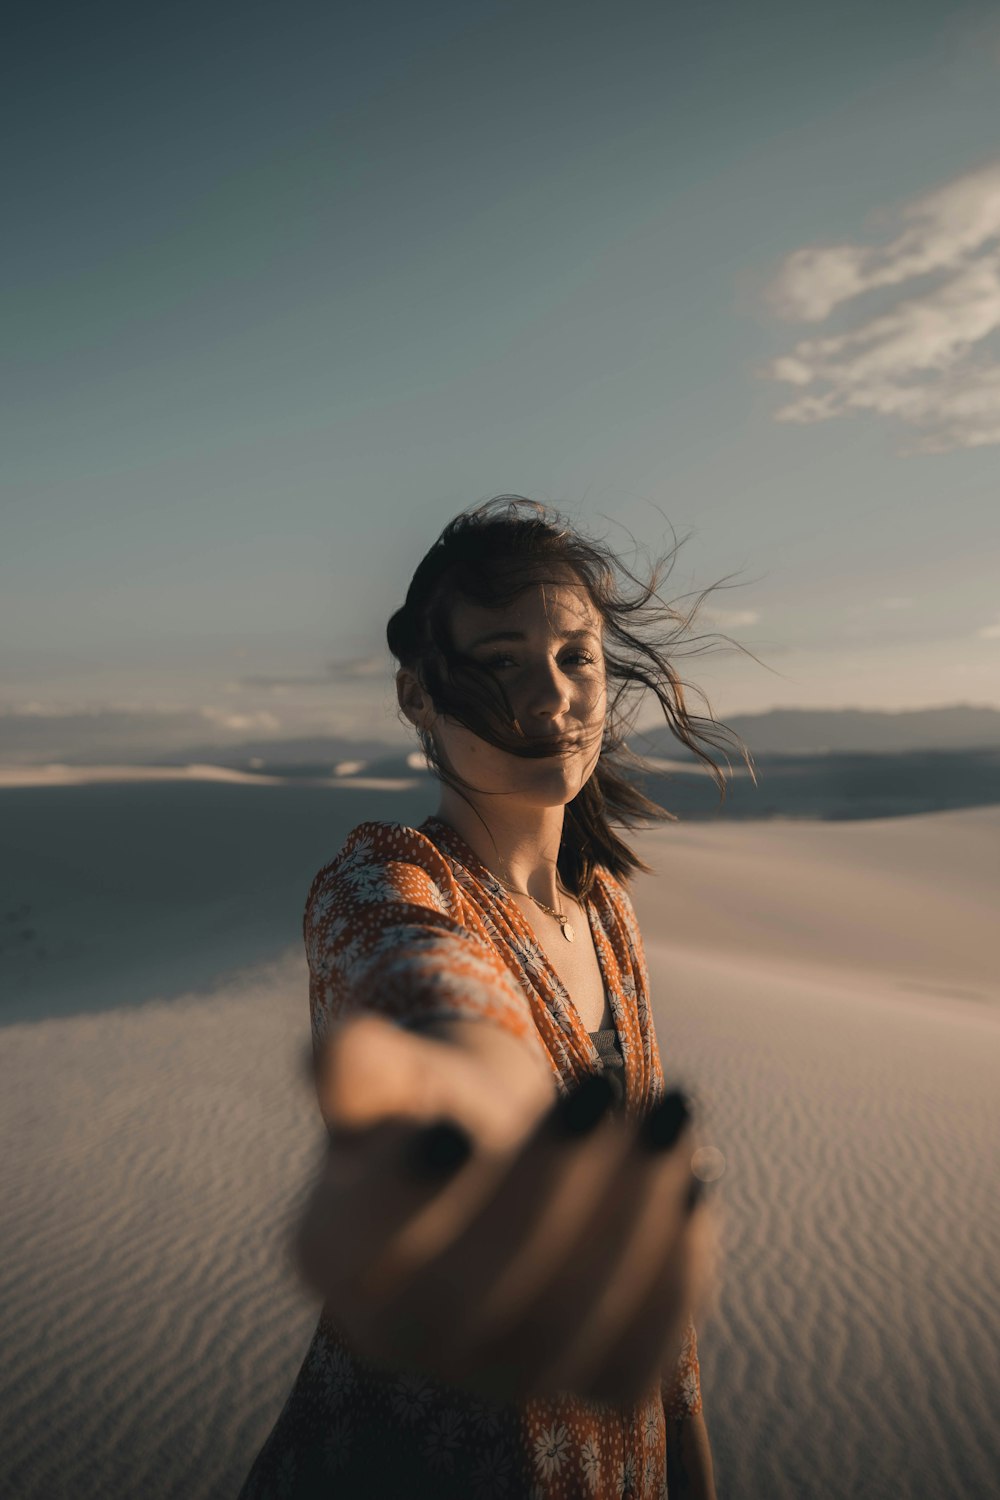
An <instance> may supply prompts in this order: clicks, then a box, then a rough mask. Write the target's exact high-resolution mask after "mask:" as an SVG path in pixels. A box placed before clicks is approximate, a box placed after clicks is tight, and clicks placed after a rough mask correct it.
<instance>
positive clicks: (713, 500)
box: [0, 0, 1000, 759]
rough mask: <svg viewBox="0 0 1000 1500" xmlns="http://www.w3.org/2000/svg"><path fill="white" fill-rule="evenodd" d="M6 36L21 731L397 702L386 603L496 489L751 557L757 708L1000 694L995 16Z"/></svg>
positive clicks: (310, 725) (240, 729) (14, 625)
mask: <svg viewBox="0 0 1000 1500" xmlns="http://www.w3.org/2000/svg"><path fill="white" fill-rule="evenodd" d="M6 50H7V61H8V79H7V82H6V83H5V89H4V101H5V102H4V104H3V106H2V108H3V111H4V115H5V117H6V118H5V121H4V125H5V128H4V130H3V132H2V145H0V150H2V153H3V156H4V171H5V176H6V180H7V183H8V189H7V196H8V204H9V205H10V204H13V205H14V208H15V212H14V214H13V215H12V216H11V218H10V220H9V222H8V224H7V226H6V227H5V233H4V237H3V246H2V250H0V256H2V261H0V297H2V302H3V318H4V329H5V333H4V338H3V341H2V351H0V353H2V360H3V366H4V370H3V383H4V401H3V403H2V425H3V430H2V432H0V479H2V507H3V515H2V535H3V539H4V541H3V546H2V549H0V737H2V732H3V724H4V721H6V722H7V724H8V725H10V724H11V722H12V719H13V718H17V719H19V720H24V719H31V718H36V719H44V718H46V717H48V718H53V719H54V718H56V717H58V716H75V720H74V722H77V723H79V722H82V721H89V722H91V723H92V724H93V725H98V726H99V725H100V723H101V722H102V720H103V718H104V717H107V716H115V715H117V716H119V717H121V716H122V715H131V716H132V718H133V720H134V721H135V722H138V721H140V720H142V719H143V718H145V719H148V721H149V723H150V724H152V725H153V726H154V731H155V726H156V724H157V723H159V724H161V725H162V726H163V730H164V735H165V737H169V736H168V730H170V727H171V726H173V729H174V730H175V731H176V729H177V726H179V725H181V724H185V725H187V724H193V725H195V726H196V728H199V727H200V726H204V734H205V737H206V738H207V737H210V736H211V735H212V734H215V733H220V734H221V733H225V734H243V733H246V734H263V735H268V734H275V735H278V734H292V733H304V732H317V731H320V730H329V731H331V732H335V733H339V734H342V735H347V736H348V737H354V736H356V737H359V738H362V737H366V736H373V735H374V736H375V737H376V738H397V739H398V738H401V737H402V736H403V734H404V730H403V729H402V727H401V726H400V725H399V723H398V720H397V717H396V712H395V703H394V697H393V692H392V663H391V659H390V657H389V655H388V652H387V650H386V647H385V635H384V632H385V623H386V620H387V619H388V616H389V615H390V614H391V613H392V611H393V610H394V609H395V608H396V607H397V606H398V604H400V603H401V602H402V599H403V596H404V594H405V591H406V587H407V585H408V582H409V578H410V576H411V574H412V572H413V569H414V568H415V566H416V564H417V562H418V561H419V559H420V557H421V556H422V555H423V553H424V552H425V551H426V550H427V548H428V547H429V546H430V545H431V544H432V543H433V541H434V539H435V538H436V536H437V535H438V533H439V532H440V530H441V529H442V527H443V526H444V525H445V524H446V523H447V521H448V520H449V519H451V517H452V516H453V515H455V514H456V513H457V512H458V511H459V510H461V509H463V508H464V507H466V506H468V505H470V504H474V503H475V502H477V501H481V500H485V499H487V498H489V497H490V496H491V495H494V494H498V493H517V494H523V495H527V496H529V497H531V498H533V499H537V500H540V501H542V502H544V503H545V504H547V505H550V506H553V507H554V508H556V509H557V510H558V511H559V512H560V513H561V514H562V515H564V516H566V517H567V518H568V519H569V520H570V521H571V522H572V523H573V524H575V525H577V526H579V527H580V528H581V529H582V530H584V531H586V532H588V533H589V534H591V535H595V536H598V537H600V538H602V539H604V540H606V541H607V542H609V543H610V544H611V545H612V546H613V547H614V548H615V550H616V551H618V552H619V553H620V554H621V555H622V556H623V558H624V559H625V560H626V561H627V562H629V563H630V565H632V566H633V567H634V566H638V567H639V568H640V570H641V568H642V566H643V559H644V558H645V559H647V560H648V559H650V558H655V557H656V556H658V555H660V554H661V553H663V552H665V551H669V549H670V548H671V546H672V545H673V544H674V542H675V540H676V541H680V542H681V546H680V550H679V552H678V554H677V557H676V559H675V563H674V567H673V571H672V573H671V574H670V577H669V580H668V584H667V593H668V595H669V596H670V597H673V598H678V599H680V600H681V601H686V603H687V604H690V603H691V602H692V601H693V599H694V598H695V597H696V596H697V595H698V593H699V592H700V591H701V590H702V589H705V588H707V587H708V586H709V585H711V584H713V583H716V582H718V581H719V580H725V586H724V587H722V588H719V589H716V590H714V591H713V592H712V593H710V594H709V596H708V597H707V598H706V600H705V602H704V605H703V608H702V612H701V615H700V617H699V618H700V626H699V629H700V631H701V632H702V633H703V634H704V633H707V634H709V635H711V633H712V632H716V633H718V632H722V633H724V634H725V635H728V636H729V637H731V638H732V640H733V641H734V642H737V643H739V646H742V647H743V648H744V649H743V650H740V649H738V648H737V647H735V646H729V647H728V648H727V647H726V645H725V642H723V641H721V640H720V641H719V643H718V648H717V649H715V650H713V651H708V652H707V653H700V654H695V655H694V656H693V657H692V658H691V659H690V660H687V661H685V662H684V663H683V665H682V674H683V676H684V677H685V680H686V681H689V682H690V683H692V684H694V685H696V686H698V687H700V688H701V690H702V691H703V692H704V694H705V701H706V702H707V703H708V705H709V707H710V709H711V710H712V711H713V712H714V713H716V714H717V715H718V716H719V717H722V718H724V717H725V716H726V715H727V714H736V713H740V714H742V713H748V712H763V711H765V710H767V709H769V708H772V707H777V706H802V707H823V708H837V707H854V708H885V709H904V708H906V709H912V708H920V707H929V706H938V705H943V704H952V703H972V704H981V705H994V706H1000V589H998V579H1000V566H998V564H1000V519H998V517H1000V509H998V506H997V499H996V491H997V484H996V479H997V475H998V469H1000V362H998V348H1000V337H998V332H997V331H998V329H1000V129H998V125H1000V118H998V113H997V91H998V86H1000V14H998V12H997V10H996V7H995V6H993V5H982V4H978V3H976V4H971V5H963V4H956V5H949V4H941V3H940V0H935V3H926V0H884V3H882V4H880V5H878V6H871V5H870V4H869V3H867V0H865V3H858V0H840V3H838V4H837V5H836V6H832V5H819V4H815V5H811V4H803V3H801V0H794V3H785V0H780V3H779V0H760V3H757V4H755V5H753V6H747V5H746V4H743V3H734V0H714V3H713V0H706V3H702V4H698V5H676V4H672V3H665V0H616V3H615V4H614V5H611V4H606V3H605V4H594V3H591V0H574V3H572V4H566V3H562V0H555V3H546V0H530V3H506V0H461V3H458V0H448V3H444V0H427V3H425V4H422V5H419V6H417V5H413V4H412V3H408V0H407V3H399V0H363V3H355V0H349V3H343V0H338V3H337V4H335V5H330V4H329V3H325V4H314V3H296V0H290V3H287V4H285V5H283V6H281V7H278V6H265V5H261V4H253V3H246V0H244V3H242V4H240V5H239V6H236V5H232V4H229V3H220V4H218V5H214V6H202V5H191V4H184V3H179V4H174V5H171V6H134V5H128V6H126V5H119V4H101V3H99V0H98V3H95V4H93V5H88V6H86V7H81V6H76V5H65V4H64V5H58V4H57V5H55V6H50V7H48V8H37V7H35V8H31V7H28V8H22V9H21V12H20V13H19V15H18V17H17V19H16V21H15V23H14V24H13V26H12V28H11V30H10V34H9V36H8V45H7V49H6ZM749 653H752V655H751V654H749ZM643 722H644V723H652V722H654V720H653V719H652V718H650V717H649V716H647V717H646V718H645V720H644V721H643ZM20 727H21V728H22V729H23V728H24V727H25V726H24V725H23V724H22V725H21V726H20ZM2 754H3V750H2V743H0V759H2Z"/></svg>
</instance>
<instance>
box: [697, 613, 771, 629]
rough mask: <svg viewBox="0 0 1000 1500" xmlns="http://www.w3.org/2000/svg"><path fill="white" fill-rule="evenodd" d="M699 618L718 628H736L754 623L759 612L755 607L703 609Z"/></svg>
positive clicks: (758, 617) (758, 616)
mask: <svg viewBox="0 0 1000 1500" xmlns="http://www.w3.org/2000/svg"><path fill="white" fill-rule="evenodd" d="M700 619H701V620H703V621H704V623H705V624H707V625H710V626H715V627H717V628H718V629H719V630H736V629H738V628H739V627H740V626H741V625H756V624H757V622H758V620H759V619H760V612H759V611H758V610H756V609H710V610H709V609H705V610H702V611H701V612H700Z"/></svg>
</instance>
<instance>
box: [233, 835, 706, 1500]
mask: <svg viewBox="0 0 1000 1500" xmlns="http://www.w3.org/2000/svg"><path fill="white" fill-rule="evenodd" d="M584 904H585V906H586V911H587V916H588V920H589V922H590V930H591V932H592V934H593V938H594V946H595V948H596V951H597V958H598V962H599V964H600V968H601V973H602V975H603V977H604V984H605V990H606V993H607V997H608V1001H609V1004H610V1008H611V1013H612V1016H613V1019H614V1024H615V1030H616V1032H617V1037H618V1043H619V1047H620V1052H621V1057H622V1062H623V1065H624V1067H623V1072H624V1080H623V1081H624V1098H623V1100H622V1105H621V1108H622V1109H623V1111H624V1112H625V1113H626V1114H627V1115H630V1116H632V1117H634V1118H636V1119H638V1117H639V1116H640V1115H641V1114H642V1113H643V1112H645V1111H646V1110H647V1109H648V1108H649V1107H650V1106H651V1105H652V1104H653V1103H655V1102H656V1101H657V1100H658V1099H659V1098H661V1097H662V1095H663V1092H664V1082H663V1072H662V1069H661V1066H660V1057H659V1052H658V1049H657V1044H656V1036H655V1033H654V1029H653V1018H652V1014H651V1010H650V1003H649V976H648V973H647V970H646V964H645V959H644V957H643V950H642V940H641V938H640V935H639V930H638V926H637V924H636V919H635V912H634V909H633V907H632V903H631V901H630V899H629V896H628V894H627V892H626V890H625V888H624V886H623V885H622V884H621V883H620V882H619V881H618V880H616V879H615V878H614V877H613V876H612V875H611V874H610V873H609V872H608V871H607V870H605V869H603V868H598V871H597V878H596V883H595V886H594V889H593V891H592V893H591V895H590V897H589V898H588V899H587V901H586V903H584ZM304 933H305V943H306V953H307V956H308V960H309V975H310V985H309V1002H310V1011H311V1016H312V1027H313V1037H314V1040H315V1041H316V1042H319V1040H320V1039H321V1038H322V1037H323V1035H324V1033H325V1032H326V1030H327V1029H328V1027H330V1026H331V1024H332V1023H333V1022H335V1021H336V1020H338V1019H340V1018H342V1017H344V1016H346V1015H349V1014H351V1013H355V1012H357V1011H359V1010H362V1009H368V1010H377V1011H378V1012H379V1013H380V1014H382V1015H383V1016H386V1017H388V1018H390V1019H392V1020H393V1021H395V1022H397V1023H398V1024H400V1025H403V1026H409V1027H413V1028H419V1027H420V1026H421V1024H422V1023H424V1022H427V1021H430V1020H431V1019H432V1018H434V1019H467V1018H469V1017H480V1018H482V1019H484V1020H488V1021H492V1022H493V1023H494V1024H495V1025H499V1026H502V1027H504V1028H505V1029H506V1030H507V1031H510V1032H511V1033H513V1034H514V1035H515V1036H517V1037H520V1038H522V1039H523V1040H524V1041H525V1042H526V1043H527V1044H529V1045H531V1046H535V1047H539V1048H541V1050H542V1052H543V1054H544V1056H545V1058H546V1059H547V1060H548V1063H549V1065H550V1067H551V1069H552V1074H553V1083H554V1088H555V1091H556V1092H558V1093H560V1094H565V1093H566V1092H568V1090H569V1089H570V1087H571V1086H572V1085H573V1084H574V1083H575V1082H577V1081H578V1080H581V1079H582V1078H583V1077H584V1076H585V1075H586V1074H587V1073H590V1072H595V1071H600V1070H601V1069H602V1067H603V1063H602V1060H601V1054H600V1052H599V1051H598V1049H597V1047H596V1046H595V1042H594V1036H596V1035H598V1034H597V1033H595V1034H594V1035H593V1036H592V1035H591V1034H590V1033H588V1032H587V1031H586V1029H585V1028H584V1025H583V1022H582V1021H581V1019H580V1017H579V1015H578V1014H577V1011H576V1009H575V1007H574V1006H573V1004H572V1001H571V1000H570V997H569V995H568V993H567V991H566V989H565V987H564V986H563V984H562V982H561V981H560V979H559V978H558V976H557V975H556V973H555V970H554V969H553V968H552V965H551V964H550V963H549V961H548V958H547V957H546V954H545V952H544V950H543V949H542V948H541V946H540V945H539V944H538V942H537V941H536V939H535V935H534V933H533V932H532V930H531V928H530V926H529V925H528V923H527V922H526V921H525V918H524V916H523V914H522V912H521V910H520V908H519V907H518V906H517V904H516V903H515V902H514V901H513V900H511V898H510V896H509V895H508V893H507V891H506V890H505V889H504V887H503V886H502V885H501V884H500V883H499V881H498V880H497V879H496V877H495V876H494V875H492V874H491V872H490V871H489V870H488V869H487V868H486V867H485V866H484V865H483V864H482V863H481V861H480V860H479V859H478V857H477V856H476V855H475V853H474V852H473V850H472V849H471V848H470V847H469V845H468V844H467V843H466V842H465V840H464V839H463V838H461V836H460V835H459V834H458V833H457V832H456V831H455V830H454V829H453V828H452V827H451V826H450V825H449V824H447V823H444V822H442V821H441V820H440V819H439V818H437V817H431V818H428V819H426V820H425V821H424V822H423V823H422V824H421V826H420V827H419V828H408V827H405V826H403V825H401V824H397V823H380V822H368V823H362V824H360V825H359V826H358V827H357V828H355V829H354V830H353V832H352V833H351V834H349V835H348V838H347V839H346V841H345V843H344V846H343V848H342V849H341V851H340V853H339V854H338V855H337V857H336V859H334V860H333V862H332V863H331V864H329V865H327V866H326V867H325V868H324V869H322V870H321V871H320V872H319V874H318V875H317V876H316V879H315V880H314V881H313V884H312V888H311V890H310V892H309V897H308V901H307V903H306V911H305V921H304ZM700 1410H701V1390H700V1385H699V1369H698V1354H697V1344H696V1338H695V1333H694V1328H693V1327H692V1326H690V1325H689V1327H688V1332H687V1336H686V1338H685V1342H684V1348H683V1351H682V1354H681V1358H680V1362H679V1364H678V1367H677V1370H676V1372H675V1373H674V1374H673V1375H672V1376H671V1378H670V1380H669V1381H664V1382H663V1383H662V1384H657V1385H656V1387H654V1388H653V1389H651V1390H650V1392H649V1394H648V1396H647V1397H646V1398H645V1399H644V1400H642V1401H641V1402H639V1403H638V1404H637V1405H635V1406H632V1407H627V1408H619V1407H608V1406H603V1405H599V1404H597V1403H591V1402H587V1401H583V1400H580V1399H577V1398H576V1397H571V1396H557V1397H530V1398H527V1399H524V1400H521V1401H518V1402H514V1403H510V1404H505V1405H493V1404H491V1403H489V1402H486V1401H483V1400H481V1399H480V1398H478V1397H475V1396H472V1395H470V1394H467V1393H465V1392H463V1391H460V1390H458V1389H457V1388H455V1387H453V1386H450V1385H446V1384H444V1383H442V1382H438V1381H435V1380H432V1379H429V1378H426V1379H425V1378H423V1377H418V1376H414V1375H412V1374H401V1373H399V1372H394V1371H387V1370H385V1369H381V1368H376V1367H375V1366H373V1365H371V1364H369V1363H368V1362H366V1361H365V1360H363V1359H362V1358H361V1357H360V1356H359V1355H358V1354H356V1353H355V1352H354V1351H353V1350H352V1349H351V1347H350V1346H349V1344H348V1342H347V1341H346V1339H345V1338H344V1337H343V1336H342V1334H341V1333H340V1331H339V1330H338V1328H337V1326H336V1324H335V1323H334V1321H333V1319H332V1318H331V1317H330V1316H329V1314H328V1313H327V1311H326V1310H325V1309H324V1312H323V1314H322V1315H321V1317H320V1320H319V1325H318V1327H317V1329H316V1332H315V1335H314V1337H313V1340H312V1343H311V1345H310V1347H309V1351H308V1353H307V1355H306V1358H305V1361H304V1363H303V1365H302V1368H301V1370H300V1371H299V1374H298V1377H297V1379H296V1381H295V1385H294V1387H293V1389H292V1392H291V1395H290V1396H289V1398H288V1400H287V1402H286V1403H285V1407H284V1409H283V1411H282V1413H281V1415H280V1417H279V1419H278V1421H277V1423H276V1425H275V1427H274V1429H273V1430H272V1432H271V1434H270V1436H269V1438H268V1439H267V1442H266V1443H265V1445H264V1447H263V1448H262V1450H261V1452H260V1453H259V1455H258V1457H257V1460H256V1462H255V1464H254V1467H253V1469H252V1470H251V1473H250V1474H249V1476H248V1478H247V1480H246V1483H245V1484H244V1487H243V1490H242V1491H241V1496H240V1500H256V1497H267V1500H272V1497H279V1496H284V1495H288V1496H293V1497H296V1500H298V1497H305V1496H312V1495H314V1494H315V1495H317V1496H318V1495H320V1494H323V1495H331V1496H336V1497H338V1500H353V1497H363V1496H364V1497H367V1496H377V1497H382V1496H386V1497H390V1496H399V1497H400V1500H402V1497H410V1496H424V1495H427V1496H434V1497H435V1500H449V1497H455V1500H528V1497H531V1500H576V1497H581V1500H583V1497H594V1496H596V1497H602V1500H603V1497H605V1496H615V1497H622V1500H662V1497H663V1496H665V1495H666V1493H667V1489H666V1451H665V1450H666V1443H665V1429H664V1416H665V1413H669V1414H671V1415H675V1416H684V1415H687V1414H692V1413H695V1412H698V1411H700Z"/></svg>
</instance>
